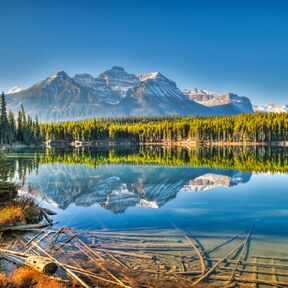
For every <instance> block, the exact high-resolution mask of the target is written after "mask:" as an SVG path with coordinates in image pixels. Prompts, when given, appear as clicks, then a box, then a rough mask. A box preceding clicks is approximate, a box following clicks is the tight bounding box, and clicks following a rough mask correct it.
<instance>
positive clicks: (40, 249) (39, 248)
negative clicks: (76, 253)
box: [31, 242, 90, 288]
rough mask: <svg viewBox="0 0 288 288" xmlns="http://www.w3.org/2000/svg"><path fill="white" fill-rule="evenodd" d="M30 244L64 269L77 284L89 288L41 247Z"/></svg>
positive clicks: (33, 243)
mask: <svg viewBox="0 0 288 288" xmlns="http://www.w3.org/2000/svg"><path fill="white" fill-rule="evenodd" d="M31 244H32V245H33V246H34V247H35V248H37V249H38V250H39V251H41V252H42V253H43V254H44V255H46V256H47V257H48V258H50V259H51V260H53V261H54V262H55V263H56V264H57V265H58V266H59V267H61V268H62V269H64V270H65V271H66V272H67V274H68V275H69V276H71V277H72V278H73V279H75V280H76V281H77V282H78V283H79V284H81V285H82V286H83V287H85V288H90V286H89V285H88V284H87V283H86V282H84V281H83V280H82V279H81V278H80V277H78V276H77V275H76V274H75V273H74V272H73V271H71V270H70V269H69V268H67V267H65V265H64V264H62V263H61V262H59V261H58V260H57V259H55V258H54V257H53V256H51V255H50V254H49V253H47V252H46V251H45V250H44V249H43V248H42V247H40V246H39V245H38V244H37V243H35V242H31Z"/></svg>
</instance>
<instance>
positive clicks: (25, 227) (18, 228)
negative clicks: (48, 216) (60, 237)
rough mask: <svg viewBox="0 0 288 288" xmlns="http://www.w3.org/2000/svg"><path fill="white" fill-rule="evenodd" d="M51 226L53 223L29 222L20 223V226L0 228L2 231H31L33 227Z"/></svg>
mask: <svg viewBox="0 0 288 288" xmlns="http://www.w3.org/2000/svg"><path fill="white" fill-rule="evenodd" d="M48 226H51V224H47V223H40V224H27V225H18V226H10V227H5V228H2V229H0V232H3V231H29V230H33V229H39V228H45V227H48Z"/></svg>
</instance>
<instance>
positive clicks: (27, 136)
mask: <svg viewBox="0 0 288 288" xmlns="http://www.w3.org/2000/svg"><path fill="white" fill-rule="evenodd" d="M17 141H18V142H21V143H24V144H32V143H35V144H37V143H39V142H40V141H41V137H40V126H39V123H38V120H37V118H36V121H33V120H32V118H31V117H30V116H29V115H28V116H26V114H25V111H24V108H23V106H22V105H21V111H19V112H18V115H17V119H16V117H15V115H14V114H13V113H12V112H11V111H10V110H9V112H8V113H7V109H6V99H5V95H4V93H2V95H1V109H0V145H3V144H12V143H14V142H17Z"/></svg>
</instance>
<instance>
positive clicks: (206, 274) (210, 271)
mask: <svg viewBox="0 0 288 288" xmlns="http://www.w3.org/2000/svg"><path fill="white" fill-rule="evenodd" d="M244 243H245V241H243V242H241V243H240V244H239V245H237V247H235V248H234V249H233V250H232V251H230V252H229V253H228V254H227V255H225V256H224V257H223V258H222V259H220V260H219V261H218V262H216V263H215V264H214V265H213V267H212V268H211V269H210V270H208V271H207V272H206V273H205V274H204V275H202V276H201V277H200V278H198V279H197V280H196V281H194V282H193V283H192V287H194V286H196V285H197V284H199V283H200V282H201V281H203V280H204V279H206V278H207V277H208V276H210V275H211V274H212V273H213V272H214V271H215V270H216V268H217V267H218V266H219V265H220V264H221V263H222V262H224V261H225V260H226V259H227V258H228V257H229V256H231V255H232V254H234V253H235V252H236V251H237V250H239V249H240V248H241V247H242V246H243V245H244Z"/></svg>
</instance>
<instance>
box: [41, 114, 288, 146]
mask: <svg viewBox="0 0 288 288" xmlns="http://www.w3.org/2000/svg"><path fill="white" fill-rule="evenodd" d="M41 135H42V137H43V140H65V141H69V142H71V141H75V140H79V141H91V140H107V141H117V140H123V139H130V140H131V141H135V142H141V143H147V142H164V141H177V142H179V141H187V140H190V141H196V142H272V141H287V140H288V114H287V113H280V114H274V113H271V114H266V113H261V114H260V113H259V114H241V115H238V116H219V117H166V118H165V117H154V118H151V117H148V118H147V117H130V118H114V119H113V118H109V119H93V120H88V121H81V122H63V123H54V124H53V123H50V124H42V125H41Z"/></svg>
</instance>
